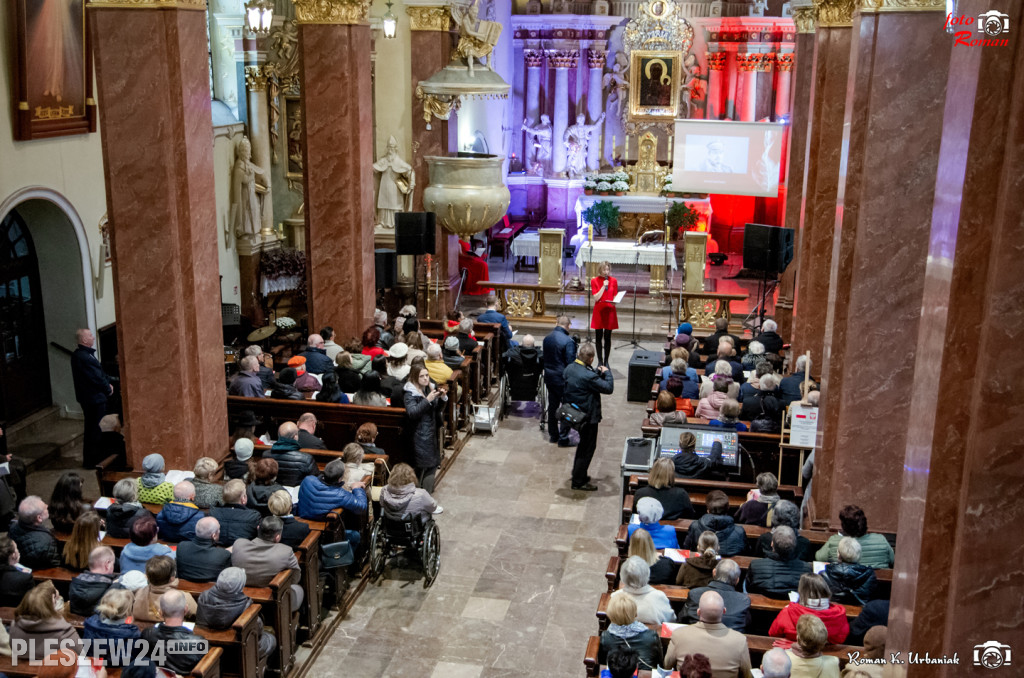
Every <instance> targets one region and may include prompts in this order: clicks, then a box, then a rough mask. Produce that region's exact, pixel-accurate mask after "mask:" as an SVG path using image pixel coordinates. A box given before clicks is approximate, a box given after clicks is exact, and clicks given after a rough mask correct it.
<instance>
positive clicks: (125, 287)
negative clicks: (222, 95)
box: [87, 0, 228, 468]
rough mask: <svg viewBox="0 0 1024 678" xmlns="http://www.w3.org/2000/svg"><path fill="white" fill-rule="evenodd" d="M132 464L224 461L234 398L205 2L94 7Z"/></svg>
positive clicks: (112, 2)
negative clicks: (229, 399) (228, 393)
mask: <svg viewBox="0 0 1024 678" xmlns="http://www.w3.org/2000/svg"><path fill="white" fill-rule="evenodd" d="M87 7H89V10H90V14H91V16H90V17H89V22H88V23H89V27H90V30H91V31H92V44H93V52H94V59H95V65H96V82H97V92H98V97H97V98H98V102H99V105H100V107H101V109H102V110H103V115H101V116H100V125H101V126H102V135H101V137H100V139H101V141H102V145H103V173H104V177H105V183H106V192H107V210H108V216H109V220H110V226H111V229H110V231H111V252H112V257H113V271H114V307H115V311H116V315H117V339H118V349H119V362H120V369H121V393H122V395H123V397H124V417H125V437H126V439H127V445H128V455H129V461H130V463H131V464H132V465H133V466H134V467H135V468H139V467H140V464H141V462H142V458H143V457H144V456H146V455H147V454H149V453H151V452H154V451H160V452H161V453H162V454H163V455H164V458H165V460H166V461H167V467H168V468H192V465H193V463H194V462H195V461H196V460H197V459H198V458H199V457H203V456H211V457H218V456H220V455H222V454H223V452H224V445H225V441H226V440H227V433H228V422H227V404H226V400H225V385H224V357H223V353H222V350H221V346H222V344H223V339H222V332H221V317H220V303H219V302H220V289H219V287H220V283H219V279H218V275H217V269H218V265H217V237H218V234H217V229H215V228H213V225H215V224H216V223H217V205H216V198H215V195H214V172H213V129H212V127H211V125H210V80H209V68H208V63H207V59H208V52H207V47H206V45H207V42H206V13H205V12H204V11H203V10H204V7H205V5H198V6H191V5H185V4H183V3H182V4H178V5H174V4H171V5H167V6H161V7H159V8H158V7H156V6H155V5H138V4H135V3H132V2H130V1H124V2H122V1H120V0H106V1H105V2H104V3H103V4H102V5H93V4H89V5H87Z"/></svg>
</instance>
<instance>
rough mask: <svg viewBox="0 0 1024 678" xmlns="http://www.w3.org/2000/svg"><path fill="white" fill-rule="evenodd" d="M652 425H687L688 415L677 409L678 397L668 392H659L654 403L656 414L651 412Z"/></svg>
mask: <svg viewBox="0 0 1024 678" xmlns="http://www.w3.org/2000/svg"><path fill="white" fill-rule="evenodd" d="M651 423H652V424H656V425H658V426H664V425H666V424H685V423H686V413H685V412H683V411H682V410H677V409H676V397H675V395H673V394H672V393H670V392H668V391H659V392H658V399H657V400H655V401H654V412H651Z"/></svg>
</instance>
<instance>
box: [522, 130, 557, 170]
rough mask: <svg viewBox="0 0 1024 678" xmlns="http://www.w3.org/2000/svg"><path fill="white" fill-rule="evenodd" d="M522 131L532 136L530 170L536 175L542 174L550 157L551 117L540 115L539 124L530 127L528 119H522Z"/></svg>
mask: <svg viewBox="0 0 1024 678" xmlns="http://www.w3.org/2000/svg"><path fill="white" fill-rule="evenodd" d="M523 131H524V132H526V133H527V134H530V135H532V136H533V149H534V150H533V159H532V160H531V161H530V172H531V173H532V174H536V175H538V176H543V175H544V166H545V165H546V164H547V162H548V160H550V159H551V118H549V117H548V116H547V115H542V116H540V124H538V125H537V126H536V127H530V121H529V120H523Z"/></svg>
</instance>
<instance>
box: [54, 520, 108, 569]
mask: <svg viewBox="0 0 1024 678" xmlns="http://www.w3.org/2000/svg"><path fill="white" fill-rule="evenodd" d="M102 527H103V521H102V520H100V516H99V514H98V513H96V512H95V511H89V512H87V513H83V514H82V515H80V516H78V520H76V521H75V525H74V527H72V528H71V536H69V537H68V540H67V541H66V542H64V553H63V554H62V555H61V562H62V563H63V565H64V567H66V568H68V569H71V570H79V571H81V570H84V569H86V568H88V567H89V555H90V554H91V553H92V550H93V548H95V547H96V544H97V543H98V542H99V540H100V530H101V528H102Z"/></svg>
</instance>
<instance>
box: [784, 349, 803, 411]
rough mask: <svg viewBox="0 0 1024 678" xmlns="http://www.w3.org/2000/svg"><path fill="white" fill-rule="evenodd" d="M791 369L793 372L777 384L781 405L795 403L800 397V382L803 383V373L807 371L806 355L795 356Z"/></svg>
mask: <svg viewBox="0 0 1024 678" xmlns="http://www.w3.org/2000/svg"><path fill="white" fill-rule="evenodd" d="M793 369H794V372H793V373H792V374H790V375H789V376H788V377H786V378H785V379H783V380H782V382H781V383H780V384H779V391H780V394H781V397H782V406H783V407H786V406H788V405H789V404H790V403H795V402H796V401H798V400H800V398H801V397H802V394H801V393H800V384H802V383H804V375H805V373H806V371H807V356H806V355H801V356H797V358H796V363H795V364H794V366H793Z"/></svg>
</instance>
